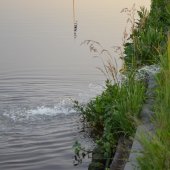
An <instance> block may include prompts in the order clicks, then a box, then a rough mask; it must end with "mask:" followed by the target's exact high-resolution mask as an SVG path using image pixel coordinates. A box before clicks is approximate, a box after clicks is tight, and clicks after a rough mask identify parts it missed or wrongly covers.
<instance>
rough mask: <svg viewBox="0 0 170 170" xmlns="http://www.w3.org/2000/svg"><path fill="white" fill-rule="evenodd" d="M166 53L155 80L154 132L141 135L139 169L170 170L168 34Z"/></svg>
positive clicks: (169, 48) (169, 57) (169, 45)
mask: <svg viewBox="0 0 170 170" xmlns="http://www.w3.org/2000/svg"><path fill="white" fill-rule="evenodd" d="M167 44H168V46H167V51H166V53H165V54H164V55H163V56H161V59H160V66H161V72H160V73H159V74H158V75H157V77H156V80H157V84H158V87H157V89H156V104H155V116H154V119H153V124H154V125H155V128H156V132H155V134H154V135H152V137H151V138H148V137H147V136H143V137H142V139H141V143H142V145H143V147H144V151H143V156H142V157H141V158H139V164H140V167H141V170H151V169H154V170H170V35H169V36H168V43H167Z"/></svg>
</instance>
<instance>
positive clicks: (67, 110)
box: [2, 83, 104, 122]
mask: <svg viewBox="0 0 170 170" xmlns="http://www.w3.org/2000/svg"><path fill="white" fill-rule="evenodd" d="M103 88H104V87H103V86H102V85H95V84H92V83H91V84H89V87H88V90H87V91H85V92H83V93H79V94H77V97H75V98H74V99H73V98H63V99H61V100H60V101H59V102H58V103H56V104H55V105H54V106H50V107H49V106H45V105H42V106H37V107H36V108H35V107H34V108H31V109H28V108H24V107H20V106H18V107H15V108H10V109H8V110H6V111H5V112H4V113H3V114H2V115H3V116H4V117H5V118H7V119H9V120H11V121H14V122H23V121H34V120H41V119H45V118H50V117H51V118H52V117H54V116H57V115H62V114H64V115H68V114H72V113H76V110H75V109H74V108H73V101H74V100H78V101H79V102H80V103H82V102H83V103H87V102H88V101H89V100H90V99H91V98H92V97H95V96H96V95H97V94H100V93H101V92H102V90H103Z"/></svg>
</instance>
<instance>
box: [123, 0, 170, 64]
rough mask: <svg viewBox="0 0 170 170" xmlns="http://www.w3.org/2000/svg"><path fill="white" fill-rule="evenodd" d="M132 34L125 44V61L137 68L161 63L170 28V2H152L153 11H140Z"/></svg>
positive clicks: (143, 9) (162, 0)
mask: <svg viewBox="0 0 170 170" xmlns="http://www.w3.org/2000/svg"><path fill="white" fill-rule="evenodd" d="M138 15H139V20H137V21H135V24H132V26H133V25H135V26H133V27H132V33H131V35H130V37H129V38H128V41H127V42H125V44H124V46H125V51H124V53H125V61H126V65H128V66H130V65H131V64H132V63H135V65H136V66H137V67H140V66H143V65H151V64H154V63H159V62H160V55H163V54H164V52H165V51H166V40H167V32H168V29H169V26H170V2H169V0H152V4H151V11H150V12H148V11H147V10H146V9H145V8H143V7H142V8H141V10H140V11H138Z"/></svg>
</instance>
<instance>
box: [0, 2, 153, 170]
mask: <svg viewBox="0 0 170 170" xmlns="http://www.w3.org/2000/svg"><path fill="white" fill-rule="evenodd" d="M134 3H136V5H137V6H139V5H146V6H149V4H150V1H149V0H126V1H125V0H119V1H114V0H107V1H106V0H105V1H102V0H100V1H99V0H29V1H28V0H0V169H2V170H56V169H57V170H75V169H80V170H87V166H88V161H89V160H86V161H85V162H83V164H81V166H80V167H73V166H72V163H73V158H72V157H73V155H74V153H73V151H72V144H73V143H74V141H75V139H76V138H78V139H79V141H81V143H83V146H84V145H87V146H89V145H90V144H91V143H92V141H91V142H89V137H88V136H87V134H80V133H78V132H79V131H81V124H80V122H79V116H78V114H77V113H75V110H74V109H72V102H71V101H72V100H73V99H77V100H79V101H80V102H81V101H82V102H87V101H88V100H89V98H91V97H94V96H95V95H96V94H98V93H99V92H101V90H102V89H103V86H102V85H103V80H104V79H105V77H104V76H103V75H102V74H101V73H100V72H99V71H98V70H97V69H96V66H97V67H100V66H101V63H100V60H98V59H94V58H92V57H91V54H90V53H89V51H88V49H87V48H85V47H84V46H80V44H81V43H82V42H83V41H84V40H94V41H96V42H100V43H101V44H102V46H103V47H104V49H108V50H109V52H110V53H111V55H113V56H114V55H115V54H114V53H113V51H114V50H113V48H112V46H113V45H120V44H121V41H122V40H121V38H122V33H123V30H124V27H125V21H126V18H125V17H124V16H122V14H121V13H120V11H121V9H122V8H124V7H131V6H132V5H133V4H134ZM75 39H76V41H74V40H75ZM118 64H120V63H118Z"/></svg>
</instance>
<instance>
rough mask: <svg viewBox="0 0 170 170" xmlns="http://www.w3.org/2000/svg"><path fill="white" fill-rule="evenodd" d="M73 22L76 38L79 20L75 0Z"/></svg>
mask: <svg viewBox="0 0 170 170" xmlns="http://www.w3.org/2000/svg"><path fill="white" fill-rule="evenodd" d="M73 24H74V39H76V38H77V27H78V21H77V20H76V11H75V0H73Z"/></svg>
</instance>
